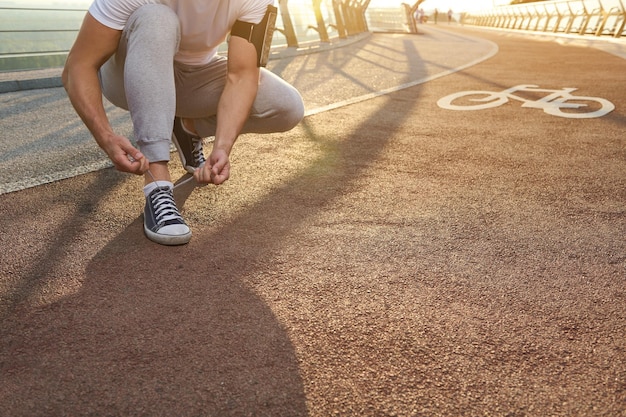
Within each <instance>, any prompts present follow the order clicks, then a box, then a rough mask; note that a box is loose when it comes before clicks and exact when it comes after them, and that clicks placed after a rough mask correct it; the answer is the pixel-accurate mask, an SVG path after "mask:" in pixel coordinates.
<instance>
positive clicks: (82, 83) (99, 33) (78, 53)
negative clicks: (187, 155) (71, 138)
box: [62, 13, 148, 174]
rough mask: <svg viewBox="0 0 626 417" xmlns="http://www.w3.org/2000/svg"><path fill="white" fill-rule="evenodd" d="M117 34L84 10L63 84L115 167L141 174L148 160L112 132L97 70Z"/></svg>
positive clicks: (117, 39)
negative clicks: (83, 16) (84, 13)
mask: <svg viewBox="0 0 626 417" xmlns="http://www.w3.org/2000/svg"><path fill="white" fill-rule="evenodd" d="M120 37H121V31H119V30H114V29H111V28H108V27H106V26H104V25H102V24H101V23H99V22H98V21H97V20H95V19H94V18H93V17H92V16H91V15H90V14H89V13H87V15H86V16H85V20H84V21H83V24H82V27H81V29H80V31H79V33H78V37H77V38H76V42H75V43H74V45H73V46H72V49H71V50H70V53H69V55H68V57H67V61H66V63H65V68H64V69H63V75H62V78H63V85H64V86H65V90H66V91H67V95H68V97H69V99H70V101H71V102H72V105H73V106H74V108H75V109H76V112H77V113H78V115H79V116H80V118H81V119H82V120H83V122H84V123H85V125H86V126H87V128H88V129H89V131H90V132H91V134H92V135H93V137H94V138H95V139H96V142H97V143H98V145H99V146H100V147H101V148H102V149H103V150H104V151H105V152H106V154H107V155H108V156H109V159H111V161H112V162H113V164H114V165H115V167H116V168H117V169H118V170H120V171H125V172H132V173H135V174H141V173H143V172H144V171H145V170H146V169H147V168H148V161H147V160H146V159H145V158H144V157H143V155H142V154H141V153H140V152H139V151H138V150H137V149H136V148H134V147H133V146H132V144H131V143H130V141H129V140H128V139H127V138H125V137H123V136H120V135H116V134H115V132H113V128H112V127H111V124H110V123H109V120H108V117H107V115H106V112H105V110H104V105H103V104H102V90H101V88H100V81H99V79H98V70H99V69H100V67H101V66H102V65H103V64H104V63H105V62H106V61H107V59H109V57H111V55H113V53H115V51H116V49H117V45H118V43H119V41H120ZM129 157H132V159H133V160H134V161H131V160H130V159H129Z"/></svg>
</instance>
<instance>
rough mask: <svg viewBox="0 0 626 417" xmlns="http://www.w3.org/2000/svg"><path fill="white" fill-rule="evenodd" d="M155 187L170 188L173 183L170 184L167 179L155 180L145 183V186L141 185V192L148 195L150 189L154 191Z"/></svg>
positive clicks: (172, 186)
mask: <svg viewBox="0 0 626 417" xmlns="http://www.w3.org/2000/svg"><path fill="white" fill-rule="evenodd" d="M156 188H168V189H170V190H171V189H172V188H174V184H172V183H171V182H169V181H155V182H151V183H150V184H148V185H146V186H145V187H143V193H144V195H145V196H146V197H148V196H149V195H150V193H151V192H152V191H154V190H155V189H156Z"/></svg>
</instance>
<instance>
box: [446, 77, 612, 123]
mask: <svg viewBox="0 0 626 417" xmlns="http://www.w3.org/2000/svg"><path fill="white" fill-rule="evenodd" d="M575 90H576V88H563V89H561V90H547V89H541V88H538V86H536V85H530V84H522V85H516V86H515V87H511V88H508V89H506V90H504V91H499V92H498V91H460V92H458V93H454V94H450V95H448V96H445V97H443V98H440V99H439V100H438V101H437V105H438V106H439V107H441V108H443V109H448V110H484V109H490V108H493V107H497V106H501V105H502V104H505V103H508V101H509V99H514V100H518V101H521V102H522V107H529V108H533V109H543V111H544V112H546V113H548V114H551V115H553V116H559V117H567V118H570V119H589V118H593V117H602V116H604V115H606V114H608V113H610V112H611V111H613V110H614V109H615V105H613V103H611V102H610V101H608V100H605V99H603V98H599V97H583V96H574V95H572V94H570V93H572V92H573V91H575ZM515 92H526V93H530V94H531V95H532V94H533V93H550V94H548V95H545V96H544V97H541V98H539V99H536V100H530V99H526V98H523V97H520V96H517V95H515V94H513V93H515ZM471 96H477V97H474V98H472V97H471ZM455 100H456V101H457V103H458V104H454V103H453V102H454V101H455ZM585 107H586V108H585ZM581 108H582V109H581ZM563 109H581V110H582V111H563Z"/></svg>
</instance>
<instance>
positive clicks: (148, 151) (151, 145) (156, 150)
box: [137, 139, 171, 162]
mask: <svg viewBox="0 0 626 417" xmlns="http://www.w3.org/2000/svg"><path fill="white" fill-rule="evenodd" d="M170 143H171V141H170V139H157V140H143V141H137V145H139V150H140V151H141V153H142V154H143V155H144V156H145V157H146V158H148V161H150V162H163V161H166V162H167V161H169V160H170Z"/></svg>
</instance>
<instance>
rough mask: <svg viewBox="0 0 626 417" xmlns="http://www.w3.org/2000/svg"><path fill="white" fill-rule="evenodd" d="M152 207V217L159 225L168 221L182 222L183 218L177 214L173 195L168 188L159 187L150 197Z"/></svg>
mask: <svg viewBox="0 0 626 417" xmlns="http://www.w3.org/2000/svg"><path fill="white" fill-rule="evenodd" d="M150 200H151V201H152V206H153V207H154V215H155V217H156V222H157V224H159V225H163V224H164V223H165V222H167V221H169V220H176V221H181V222H183V218H182V216H181V215H180V213H178V209H177V208H176V203H175V202H174V195H173V194H172V190H170V189H169V188H168V187H159V188H157V189H156V191H154V192H153V193H152V194H151V195H150Z"/></svg>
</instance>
